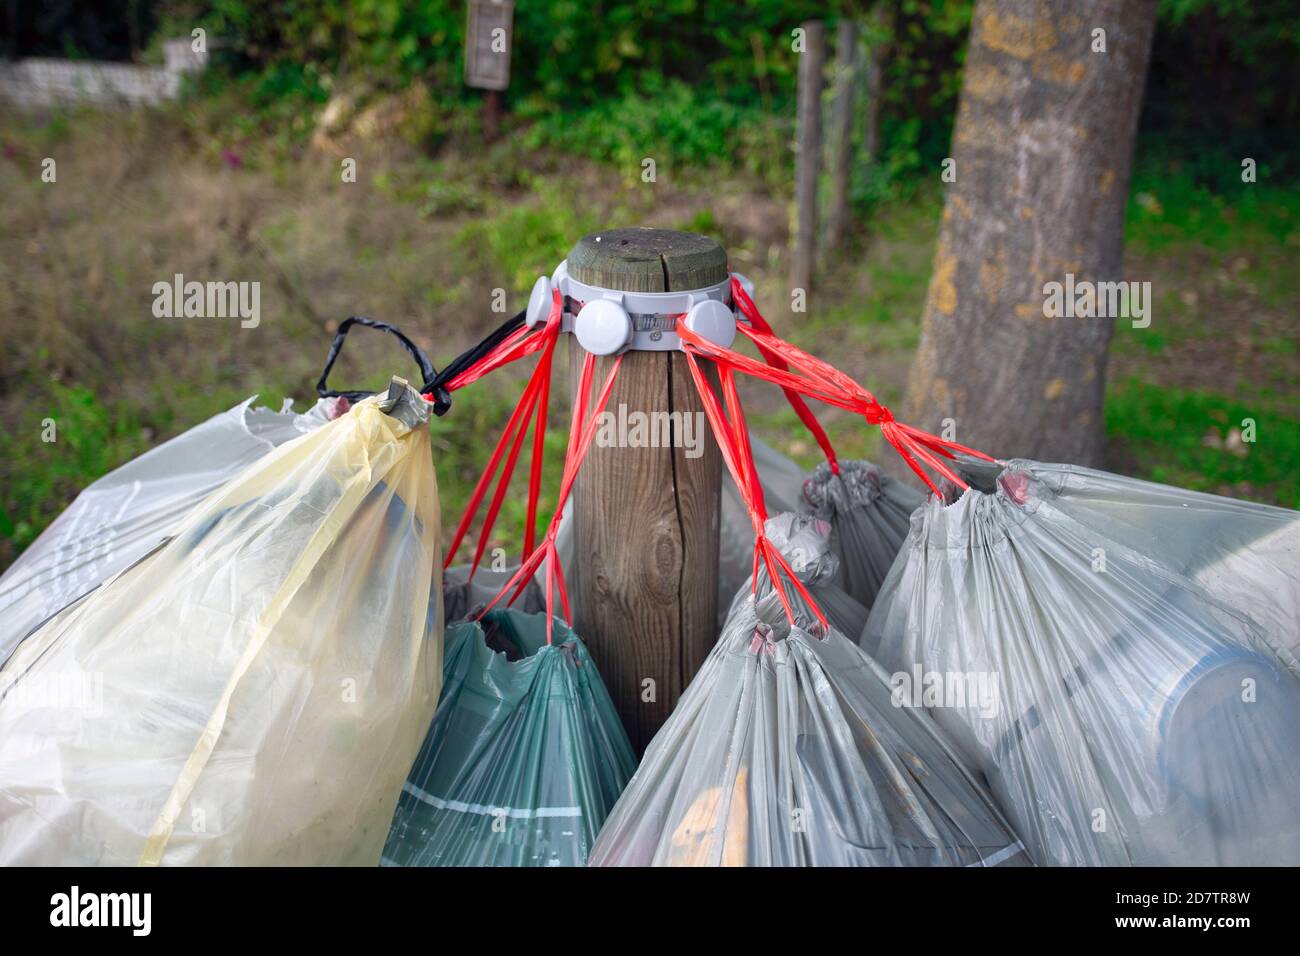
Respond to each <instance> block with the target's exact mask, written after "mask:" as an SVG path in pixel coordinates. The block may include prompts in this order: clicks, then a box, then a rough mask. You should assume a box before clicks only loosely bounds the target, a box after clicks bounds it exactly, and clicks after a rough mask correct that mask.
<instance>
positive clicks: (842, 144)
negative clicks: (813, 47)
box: [826, 18, 858, 249]
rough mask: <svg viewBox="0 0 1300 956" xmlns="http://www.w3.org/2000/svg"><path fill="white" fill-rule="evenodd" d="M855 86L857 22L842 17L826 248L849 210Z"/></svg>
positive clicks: (835, 242)
mask: <svg viewBox="0 0 1300 956" xmlns="http://www.w3.org/2000/svg"><path fill="white" fill-rule="evenodd" d="M857 89H858V25H857V24H856V23H854V22H853V21H852V20H849V19H847V18H846V19H843V20H841V21H840V22H839V26H838V27H836V30H835V97H834V100H833V101H832V104H831V134H830V141H831V152H830V162H829V166H830V174H831V197H830V210H829V214H828V216H827V222H826V248H827V249H834V248H836V247H838V246H839V245H840V243H841V242H843V241H844V234H845V233H846V232H848V228H849V222H850V220H851V219H852V216H851V215H850V214H851V212H852V209H851V205H850V202H851V201H850V198H849V185H850V180H851V177H852V172H853V119H854V116H853V101H854V99H855V96H854V94H855V93H856V92H857Z"/></svg>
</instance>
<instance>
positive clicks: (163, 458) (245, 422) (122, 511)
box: [0, 396, 346, 664]
mask: <svg viewBox="0 0 1300 956" xmlns="http://www.w3.org/2000/svg"><path fill="white" fill-rule="evenodd" d="M254 401H256V396H254V397H253V398H250V399H248V400H247V401H245V402H242V403H241V404H239V405H236V406H235V407H234V408H232V409H230V410H229V411H226V412H222V413H221V414H220V415H216V416H214V417H213V418H210V419H208V420H207V421H206V422H203V423H202V424H200V425H196V426H195V427H194V428H191V429H190V430H189V431H187V432H183V433H181V434H180V435H177V436H176V437H175V438H173V439H171V440H170V441H167V442H164V443H163V444H161V445H159V446H158V447H157V448H154V449H151V450H150V451H148V452H146V453H145V454H143V455H141V456H140V457H139V458H136V459H134V460H132V461H129V462H127V463H126V464H125V465H123V466H122V467H120V468H118V469H116V470H114V471H111V472H109V473H108V474H107V475H105V476H104V477H102V478H100V479H99V480H98V481H96V482H94V483H93V484H91V485H90V486H89V487H87V488H86V489H85V490H84V491H82V492H81V494H79V495H78V496H77V499H76V500H75V501H73V502H72V504H71V505H69V506H68V508H67V510H65V511H64V512H63V513H62V514H61V515H59V517H58V518H56V519H55V520H54V522H53V523H52V524H51V525H50V526H49V527H48V528H46V529H45V532H44V533H43V534H41V536H40V537H39V538H37V539H36V540H35V541H34V542H32V544H31V546H30V547H28V548H27V550H25V551H24V552H23V553H22V554H21V555H19V556H18V560H17V561H15V562H14V563H13V564H12V565H10V566H9V568H8V569H6V571H5V573H4V574H3V575H0V664H3V663H4V662H5V660H7V659H8V657H9V655H10V654H11V653H12V652H13V649H14V648H15V647H16V646H17V645H18V642H19V641H21V640H22V639H23V638H24V637H26V636H27V635H28V634H29V633H31V631H32V630H33V629H34V628H35V627H36V626H37V625H38V624H40V623H41V622H42V621H44V620H45V619H46V618H48V617H49V616H50V615H52V614H54V613H55V612H56V611H60V610H62V609H63V608H64V607H66V606H67V605H68V604H70V603H71V602H72V601H74V600H75V599H77V598H78V597H80V596H81V595H83V594H85V593H86V592H87V591H90V590H92V589H93V588H95V587H98V586H99V585H100V584H101V583H102V582H103V581H105V580H106V579H107V578H109V577H110V576H112V575H114V574H116V573H117V572H118V571H121V570H122V569H123V568H125V567H127V566H128V565H130V564H133V563H134V562H136V561H138V560H139V559H140V558H141V557H143V556H144V555H145V554H146V553H148V552H149V551H150V550H151V549H152V548H154V547H155V546H156V545H157V544H158V543H159V542H160V541H162V540H163V539H164V538H166V537H167V536H168V535H170V534H171V533H172V531H173V530H174V529H175V527H176V525H177V524H178V523H179V522H180V520H181V519H182V518H183V517H184V516H185V515H186V513H188V512H189V510H190V509H191V508H193V507H194V506H195V505H197V504H198V503H199V502H200V501H202V500H203V498H205V497H206V496H207V495H209V494H211V493H212V492H213V491H215V490H216V489H217V488H219V487H221V486H222V485H223V484H225V483H226V482H227V481H229V480H230V479H231V478H232V477H233V476H235V475H237V474H239V473H240V472H241V471H243V470H244V469H245V468H247V467H248V466H249V465H251V464H252V463H253V462H255V461H257V460H258V459H259V458H261V457H262V456H263V455H265V454H266V453H267V452H269V451H271V450H272V449H273V448H276V447H277V446H279V445H282V444H284V443H285V442H287V441H290V440H292V439H294V438H297V437H299V436H300V435H304V434H306V433H307V432H309V431H312V430H313V429H315V428H317V427H319V426H320V425H323V424H324V423H325V422H327V421H329V420H330V418H331V417H337V414H338V410H339V408H340V405H339V401H338V400H337V399H321V400H320V401H318V402H317V403H316V405H315V407H313V408H312V409H311V410H310V411H309V412H307V413H305V414H301V415H298V414H294V413H293V412H292V411H290V408H291V405H292V403H291V402H285V406H284V408H283V409H281V410H280V411H279V412H275V411H272V410H271V409H269V408H254V407H253V402H254ZM342 407H344V408H345V407H346V404H344V405H343V406H342Z"/></svg>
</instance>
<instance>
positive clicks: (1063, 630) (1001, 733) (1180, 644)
mask: <svg viewBox="0 0 1300 956" xmlns="http://www.w3.org/2000/svg"><path fill="white" fill-rule="evenodd" d="M963 470H966V471H967V473H968V475H969V476H970V477H971V482H972V488H971V490H969V491H967V492H965V493H964V494H962V495H961V496H960V497H957V498H956V500H955V501H951V503H949V502H945V501H941V500H939V499H932V500H931V501H930V502H929V503H928V504H927V505H925V507H923V508H922V509H920V510H919V511H918V512H917V513H916V515H915V516H914V518H913V520H912V527H911V531H910V533H909V536H908V540H907V542H906V544H905V545H904V550H903V552H902V553H901V554H900V556H899V559H898V562H897V563H896V564H895V566H894V568H893V569H892V570H891V572H890V574H889V577H888V579H887V580H886V582H885V584H884V585H883V587H882V589H881V592H880V597H879V599H878V600H877V604H876V607H875V608H874V609H873V610H872V613H871V617H870V619H869V621H868V624H867V628H866V630H865V632H864V635H863V646H864V647H866V648H867V649H868V650H870V651H871V652H873V653H874V654H875V655H876V656H877V659H878V660H879V661H880V662H881V664H882V665H883V666H884V667H886V668H887V669H893V670H897V671H901V672H911V673H914V675H915V680H914V683H916V684H922V683H924V685H925V686H926V687H927V688H928V689H929V690H930V691H931V695H930V696H929V697H928V698H927V699H926V700H925V701H924V702H925V704H926V705H927V706H929V707H930V709H931V713H932V714H933V715H934V717H935V719H936V720H937V722H938V723H939V724H940V725H941V726H943V727H944V728H945V729H946V730H948V731H949V732H950V733H951V734H952V736H953V738H954V739H955V740H957V741H958V743H959V745H960V746H961V748H962V749H963V750H964V751H965V752H966V753H968V754H969V755H970V757H971V759H972V760H973V761H974V762H975V764H976V765H977V766H978V767H979V769H981V770H982V771H983V773H984V774H985V775H986V777H987V779H988V781H989V783H990V785H991V786H992V788H993V791H994V793H995V794H996V795H997V796H998V797H999V799H1000V802H1001V806H1002V807H1003V809H1004V810H1005V811H1006V813H1007V814H1008V816H1009V817H1010V819H1011V821H1012V824H1013V825H1014V826H1015V828H1016V830H1017V831H1018V832H1019V833H1020V835H1021V837H1022V838H1023V839H1024V840H1025V842H1026V845H1027V846H1028V847H1029V850H1030V853H1031V855H1032V856H1033V857H1034V859H1035V860H1036V861H1037V862H1039V863H1045V864H1056V865H1126V864H1135V865H1168V864H1179V865H1225V864H1237V865H1264V864H1290V865H1294V864H1296V863H1300V814H1298V813H1297V812H1296V811H1297V807H1298V806H1300V804H1298V803H1297V794H1300V683H1298V682H1297V680H1296V678H1295V676H1294V675H1293V674H1291V673H1290V672H1289V671H1288V670H1287V668H1286V666H1285V663H1284V660H1283V659H1282V658H1281V657H1280V656H1279V655H1278V653H1277V648H1278V647H1279V646H1280V645H1281V644H1282V643H1283V642H1284V640H1285V637H1286V635H1285V633H1283V632H1285V630H1286V628H1285V627H1281V625H1280V618H1281V616H1282V614H1281V611H1280V606H1279V603H1278V602H1279V592H1282V593H1281V597H1280V599H1281V600H1283V601H1285V600H1290V599H1293V596H1294V593H1295V592H1294V585H1295V578H1294V577H1293V576H1292V575H1291V572H1289V571H1288V570H1287V569H1286V565H1287V562H1288V561H1289V560H1291V559H1292V558H1291V557H1288V556H1287V555H1286V553H1285V548H1283V547H1279V546H1277V544H1276V542H1277V540H1279V539H1278V538H1274V537H1272V535H1282V536H1285V533H1286V529H1287V528H1289V527H1290V526H1291V525H1292V523H1293V519H1292V517H1289V516H1288V514H1287V513H1285V512H1281V511H1280V509H1266V508H1262V507H1260V506H1254V505H1246V504H1245V503H1242V502H1231V501H1227V500H1224V499H1214V498H1213V497H1212V496H1207V495H1195V494H1192V493H1188V492H1181V491H1179V490H1177V489H1173V488H1166V487H1163V486H1158V485H1152V484H1150V483H1146V482H1136V481H1133V480H1131V479H1124V478H1119V477H1117V476H1114V475H1106V474H1104V473H1101V472H1095V471H1091V470H1089V469H1083V468H1073V467H1069V466H1060V465H1042V464H1039V463H1037V462H1028V461H1013V462H1010V463H1008V464H1007V465H1006V467H1005V468H1004V469H1000V470H999V469H998V468H996V467H992V468H991V467H989V466H985V465H975V464H973V463H972V464H969V465H968V466H965V467H964V469H963ZM1234 516H1235V517H1234ZM1236 521H1240V522H1241V523H1240V524H1235V523H1234V522H1236ZM1263 532H1267V533H1263ZM1252 535H1258V536H1257V537H1252ZM1252 541H1263V542H1266V544H1265V547H1264V549H1263V550H1262V551H1261V552H1260V553H1255V552H1254V551H1253V550H1252ZM1276 558H1282V559H1283V560H1280V561H1277V562H1275V561H1274V559H1276ZM1261 568H1267V569H1268V574H1267V575H1263V574H1261V576H1260V577H1259V578H1258V581H1259V583H1258V585H1256V586H1252V584H1251V576H1252V575H1253V574H1256V573H1259V572H1260V569H1261ZM1288 589H1289V591H1288ZM1288 593H1289V595H1290V597H1287V594H1288ZM1275 628H1280V630H1275ZM971 680H984V681H991V682H993V683H994V685H995V686H996V688H997V694H996V695H994V699H995V704H994V706H992V707H989V706H987V701H975V700H972V699H971V696H970V695H969V694H966V695H965V696H964V697H963V696H962V694H961V690H962V685H963V683H965V684H967V686H969V682H970V681H971Z"/></svg>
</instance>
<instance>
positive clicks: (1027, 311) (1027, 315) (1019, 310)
mask: <svg viewBox="0 0 1300 956" xmlns="http://www.w3.org/2000/svg"><path fill="white" fill-rule="evenodd" d="M1015 311H1016V317H1017V318H1021V319H1041V318H1042V317H1043V307H1042V305H1040V304H1039V303H1037V302H1021V303H1020V304H1019V305H1017V306H1016V310H1015Z"/></svg>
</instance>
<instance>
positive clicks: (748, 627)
mask: <svg viewBox="0 0 1300 956" xmlns="http://www.w3.org/2000/svg"><path fill="white" fill-rule="evenodd" d="M788 587H789V586H788V585H787V588H788ZM775 598H776V595H775V593H769V594H767V595H765V596H761V597H760V598H759V600H757V601H754V600H748V601H746V602H745V603H743V604H742V605H740V606H739V607H737V608H736V609H735V610H734V611H733V612H732V614H731V615H730V617H729V618H728V621H727V625H726V627H725V628H724V629H723V632H722V637H721V638H720V640H719V641H718V643H717V645H715V647H714V648H713V650H712V652H711V653H710V654H709V657H708V659H707V660H706V661H705V663H704V665H703V667H701V669H700V671H699V673H698V674H696V676H695V679H694V680H693V681H692V682H691V684H690V686H689V687H688V688H687V689H686V693H685V694H683V695H682V697H681V699H680V700H679V701H678V703H677V707H676V709H674V710H673V713H672V716H671V717H669V719H668V722H667V723H666V724H664V726H663V727H662V728H661V729H660V730H659V733H658V734H656V735H655V738H654V739H653V740H652V741H651V742H650V747H649V749H648V750H647V751H646V754H645V757H644V758H643V759H642V761H641V765H640V767H639V768H638V770H637V772H636V775H635V776H634V777H633V778H632V781H631V783H629V784H628V786H627V789H626V790H625V791H624V792H623V796H622V797H621V798H620V799H619V802H618V804H617V805H616V806H615V807H614V811H613V813H612V814H610V817H609V819H608V820H607V821H606V823H605V827H604V829H603V830H601V833H600V837H599V839H597V841H596V847H595V849H594V850H593V851H592V854H591V860H590V863H591V865H593V866H646V865H655V866H664V865H668V866H799V865H829V866H898V865H906V866H945V865H954V866H955V865H967V866H974V865H990V866H991V865H999V864H1004V865H1024V864H1026V863H1027V862H1028V860H1027V858H1026V856H1025V853H1024V850H1023V848H1022V847H1021V846H1020V844H1019V842H1018V841H1017V839H1016V838H1015V837H1014V836H1013V835H1012V834H1011V831H1010V830H1009V828H1008V827H1007V825H1006V824H1005V823H1004V822H1003V821H1002V819H1001V817H1000V816H999V814H998V812H997V810H996V808H995V807H994V805H993V802H992V799H991V797H990V796H989V795H988V794H987V792H986V791H985V790H984V789H983V787H982V785H981V784H980V783H978V782H977V781H976V779H975V778H974V777H973V776H972V774H971V773H970V772H969V771H968V770H967V769H966V768H965V767H964V766H963V765H962V763H961V761H960V760H959V759H958V757H957V756H956V754H955V753H954V752H953V750H952V748H951V747H950V746H949V745H948V744H947V742H946V741H945V740H944V738H943V736H942V735H941V733H940V732H939V731H938V730H937V728H936V727H935V725H934V722H933V721H932V720H931V719H930V718H929V717H928V716H927V715H926V713H925V711H924V710H922V709H921V708H918V707H912V706H910V705H909V704H908V703H907V702H906V701H905V700H903V699H901V698H900V699H897V700H896V699H895V695H894V692H893V690H892V689H891V686H890V677H889V675H888V674H886V673H885V672H884V671H882V670H881V669H880V667H879V666H878V665H877V664H876V663H875V662H874V661H873V660H872V659H871V658H870V657H869V656H868V655H866V654H865V653H863V652H862V651H861V650H860V649H859V648H858V647H857V646H856V645H855V644H853V642H852V641H850V640H849V639H848V638H847V637H845V636H844V635H842V634H840V633H839V632H838V631H835V630H833V629H832V630H830V631H828V632H826V634H825V636H824V637H818V636H815V635H814V633H813V632H812V631H810V630H807V629H805V628H803V627H801V626H794V627H790V626H789V625H788V623H787V622H786V619H785V617H784V611H783V610H782V609H781V605H780V603H779V600H775Z"/></svg>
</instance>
